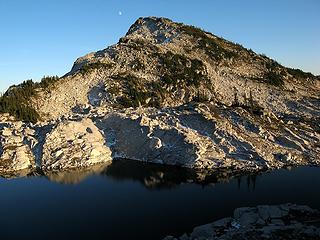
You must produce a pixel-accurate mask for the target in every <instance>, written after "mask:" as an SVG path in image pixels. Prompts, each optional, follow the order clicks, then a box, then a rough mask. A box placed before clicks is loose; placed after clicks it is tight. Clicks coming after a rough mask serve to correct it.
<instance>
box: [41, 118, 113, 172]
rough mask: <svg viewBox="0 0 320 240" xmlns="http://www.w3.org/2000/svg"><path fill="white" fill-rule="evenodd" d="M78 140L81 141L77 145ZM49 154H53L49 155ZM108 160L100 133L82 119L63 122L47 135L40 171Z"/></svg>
mask: <svg viewBox="0 0 320 240" xmlns="http://www.w3.org/2000/svg"><path fill="white" fill-rule="evenodd" d="M88 129H90V130H88ZM79 138H81V140H80V141H77V140H79ZM69 143H70V144H69ZM51 152H55V154H54V155H51ZM111 160H112V157H111V151H110V149H109V148H108V147H107V146H106V145H105V140H104V137H103V135H102V133H101V132H100V131H99V129H97V127H96V126H95V125H94V124H93V122H92V121H91V120H90V119H82V120H80V121H63V122H61V123H59V124H58V125H56V126H55V128H54V129H53V130H52V132H51V133H49V134H48V135H47V137H46V140H45V143H44V146H43V161H42V164H41V167H42V168H43V169H44V170H45V171H47V170H49V169H69V168H83V167H89V166H92V165H94V164H99V163H106V162H111Z"/></svg>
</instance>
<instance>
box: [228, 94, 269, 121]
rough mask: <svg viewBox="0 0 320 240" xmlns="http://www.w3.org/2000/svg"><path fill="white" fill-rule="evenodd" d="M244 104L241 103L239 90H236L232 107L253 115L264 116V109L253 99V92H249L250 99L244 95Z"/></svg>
mask: <svg viewBox="0 0 320 240" xmlns="http://www.w3.org/2000/svg"><path fill="white" fill-rule="evenodd" d="M243 97H244V103H240V102H239V99H238V92H237V89H234V101H233V103H232V107H241V108H243V109H246V110H247V111H249V112H250V113H251V114H254V115H257V116H262V115H263V108H262V107H260V106H259V105H258V103H257V102H256V101H255V100H254V99H253V96H252V91H251V90H250V92H249V97H247V95H244V96H243Z"/></svg>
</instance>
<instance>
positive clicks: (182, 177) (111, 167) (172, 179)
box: [2, 159, 256, 190]
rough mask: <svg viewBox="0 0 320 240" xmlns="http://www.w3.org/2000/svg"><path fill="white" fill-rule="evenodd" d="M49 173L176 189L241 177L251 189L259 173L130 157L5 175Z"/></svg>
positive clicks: (73, 179)
mask: <svg viewBox="0 0 320 240" xmlns="http://www.w3.org/2000/svg"><path fill="white" fill-rule="evenodd" d="M39 175H45V176H46V177H47V178H48V179H49V180H50V181H53V182H58V183H62V184H78V183H80V182H82V181H84V180H85V179H86V178H87V177H90V176H92V175H100V176H103V177H107V178H109V179H112V180H114V181H137V182H140V183H141V184H143V185H144V186H145V187H146V188H148V189H164V188H173V187H176V186H178V185H181V184H185V183H196V184H201V185H209V184H210V185H213V184H215V183H221V182H229V180H231V179H233V178H237V180H238V187H239V188H240V187H241V186H242V185H246V186H247V188H248V189H249V190H254V188H255V180H256V175H248V176H241V175H239V174H237V173H235V172H234V171H232V170H231V169H230V170H226V169H225V170H220V171H216V172H212V171H203V170H202V171H195V170H192V169H189V168H181V167H177V166H167V165H161V164H154V163H146V162H140V161H133V160H128V159H118V160H114V161H113V162H112V163H111V164H110V163H107V164H100V165H95V166H92V167H88V168H84V169H73V170H66V171H52V172H42V171H41V170H39V169H38V170H36V171H34V172H32V173H30V172H27V173H25V174H22V173H21V175H19V176H17V175H8V176H2V177H4V178H16V177H24V176H25V177H32V176H39Z"/></svg>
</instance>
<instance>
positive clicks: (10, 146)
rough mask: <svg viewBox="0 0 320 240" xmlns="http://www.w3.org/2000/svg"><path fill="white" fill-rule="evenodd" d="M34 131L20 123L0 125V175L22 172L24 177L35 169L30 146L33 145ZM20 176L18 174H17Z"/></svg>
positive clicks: (34, 142)
mask: <svg viewBox="0 0 320 240" xmlns="http://www.w3.org/2000/svg"><path fill="white" fill-rule="evenodd" d="M36 142H37V140H36V139H35V138H34V131H33V130H32V129H30V128H28V126H26V125H25V124H23V123H21V122H1V123H0V175H7V174H11V173H17V172H20V173H21V172H22V171H24V172H23V173H22V175H25V174H27V173H29V172H30V171H32V170H33V169H34V168H35V157H34V155H33V153H32V151H31V147H30V145H33V146H34V145H35V144H36ZM19 175H20V174H19Z"/></svg>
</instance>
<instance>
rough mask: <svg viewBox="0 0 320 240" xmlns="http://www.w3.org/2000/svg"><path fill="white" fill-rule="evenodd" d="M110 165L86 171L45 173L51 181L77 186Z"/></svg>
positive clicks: (86, 169) (94, 167)
mask: <svg viewBox="0 0 320 240" xmlns="http://www.w3.org/2000/svg"><path fill="white" fill-rule="evenodd" d="M107 166H108V165H106V164H103V165H95V166H92V167H89V168H85V169H74V170H68V171H52V172H48V173H45V175H46V176H47V177H48V178H49V180H50V181H53V182H58V183H63V184H77V183H80V182H82V181H84V180H85V179H86V178H87V177H89V176H92V175H98V174H100V173H101V172H102V171H103V170H104V169H105V168H106V167H107Z"/></svg>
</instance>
